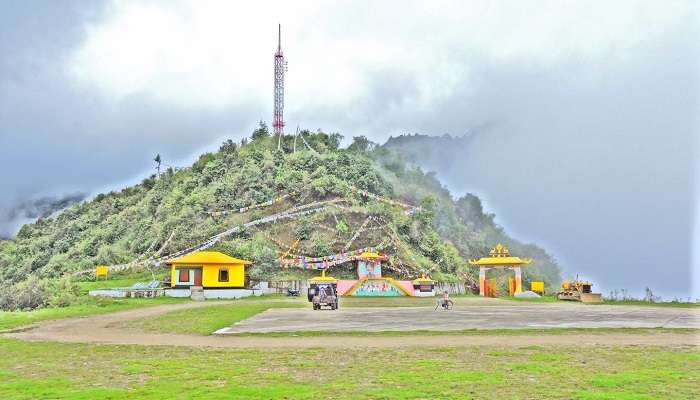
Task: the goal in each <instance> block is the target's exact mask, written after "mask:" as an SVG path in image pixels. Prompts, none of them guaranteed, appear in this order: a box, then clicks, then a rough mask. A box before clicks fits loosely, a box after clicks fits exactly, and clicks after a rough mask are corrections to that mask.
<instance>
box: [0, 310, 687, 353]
mask: <svg viewBox="0 0 700 400" xmlns="http://www.w3.org/2000/svg"><path fill="white" fill-rule="evenodd" d="M221 304H227V303H226V302H216V303H207V302H203V303H184V304H168V305H159V306H154V307H148V308H141V309H135V310H129V311H122V312H117V313H112V314H104V315H95V316H90V317H80V318H67V319H62V320H56V321H46V322H43V323H40V324H38V325H37V326H36V327H33V328H30V329H27V330H24V331H21V332H15V333H8V334H5V335H4V336H7V337H13V338H18V339H23V340H33V341H58V342H70V343H105V344H140V345H165V346H197V347H238V348H241V347H265V348H270V347H275V348H279V347H295V348H310V347H358V346H359V347H407V346H465V345H499V346H528V345H659V346H668V345H695V346H698V345H700V335H698V333H669V332H664V333H630V334H627V333H604V334H595V333H591V334H587V333H586V334H578V333H576V334H536V335H534V334H533V335H508V336H502V335H425V336H366V337H363V336H342V337H339V336H320V337H315V336H300V337H270V336H236V335H212V336H200V335H188V334H163V333H151V332H141V331H135V330H130V329H127V328H125V327H124V326H126V325H127V323H128V322H129V321H132V320H134V319H140V318H150V317H154V316H156V315H161V314H163V313H166V312H170V311H176V310H182V309H188V308H196V307H207V306H211V305H221ZM552 306H553V305H547V304H527V305H523V304H522V303H513V304H511V305H510V306H508V305H504V306H501V305H498V306H489V307H487V308H488V312H489V314H484V313H485V311H483V310H482V311H478V310H480V309H481V308H482V307H479V306H473V307H470V308H469V310H470V311H471V313H467V312H466V311H460V310H453V311H445V312H439V311H433V309H432V308H425V307H422V308H417V307H416V308H414V307H404V308H394V309H387V308H372V309H367V308H359V309H354V310H353V309H347V310H342V311H341V312H337V313H334V312H330V311H329V312H313V311H311V310H294V309H289V310H281V309H273V310H268V311H266V312H264V313H262V314H259V315H258V316H255V317H253V318H250V319H248V320H245V321H241V322H240V323H239V324H236V325H234V328H236V329H240V327H249V328H250V327H254V326H258V327H260V326H263V325H264V324H263V325H260V324H261V321H268V322H265V324H267V323H269V321H270V320H271V319H272V320H274V319H275V318H279V317H283V320H285V321H287V322H288V323H290V324H292V325H294V324H298V323H299V322H298V321H296V320H294V318H297V317H301V318H307V319H308V318H314V319H316V318H320V319H323V320H329V319H333V320H335V321H337V323H339V324H343V321H348V318H349V317H357V316H363V317H362V318H365V319H370V320H372V321H374V322H373V323H374V325H371V326H363V327H362V328H373V330H377V329H378V328H379V325H377V323H380V322H377V321H382V320H384V321H385V324H387V329H388V328H391V327H393V325H391V324H396V323H398V322H397V319H396V315H401V313H406V315H405V316H404V317H402V318H403V319H404V320H407V321H409V322H411V324H413V323H417V324H419V326H420V327H422V328H424V327H425V326H423V323H422V322H420V321H421V320H422V319H421V318H418V319H416V320H414V318H415V317H422V318H424V319H425V320H426V321H430V320H433V321H435V319H436V318H438V319H441V320H442V321H443V322H444V324H442V325H437V326H432V327H431V328H432V329H449V327H450V326H455V325H450V321H458V320H464V319H469V320H471V319H474V320H475V321H479V320H482V319H481V318H487V317H488V316H489V315H490V316H491V317H493V316H494V315H498V314H500V313H504V312H505V313H506V314H504V315H505V316H509V317H511V319H512V318H513V317H514V316H517V315H518V314H521V316H520V319H527V317H525V316H524V315H527V314H528V311H527V310H529V309H530V308H531V307H532V308H533V310H538V313H540V314H546V315H549V317H547V318H548V319H550V318H553V317H551V315H554V314H552V313H553V312H561V311H562V310H558V308H557V307H552ZM494 307H495V308H494ZM501 307H504V308H503V309H501ZM509 307H510V309H509ZM574 307H576V306H574ZM610 307H612V308H615V310H609V308H610ZM640 308H643V309H642V310H640ZM279 311H282V313H280V312H279ZM286 311H301V314H295V313H291V314H286V313H285V312H286ZM306 311H308V312H306ZM577 311H578V314H579V315H580V316H581V317H583V318H588V319H595V318H599V319H600V320H605V319H606V318H608V317H609V316H610V315H611V314H610V313H613V315H615V316H616V318H627V320H632V321H634V320H636V319H638V318H639V316H642V320H646V321H660V322H662V324H661V325H655V326H666V327H681V326H682V327H698V310H694V309H672V308H652V307H633V306H629V307H628V306H593V307H591V308H590V310H589V309H588V307H585V308H583V309H580V310H577ZM479 312H481V314H480V316H479V317H478V318H477V317H475V314H477V313H479ZM387 313H388V314H389V315H394V317H392V318H390V319H389V320H387V319H386V318H384V317H385V316H386V315H387ZM596 316H597V317H596ZM635 316H636V317H635ZM664 318H665V319H664ZM400 319H401V318H400ZM400 319H399V320H400ZM482 321H483V320H482ZM399 322H400V321H399ZM351 323H353V322H352V321H351ZM568 323H569V322H564V323H563V326H564V327H566V326H567V324H568ZM654 323H657V322H654ZM345 324H347V322H345ZM445 324H446V325H445ZM445 326H447V327H448V328H445ZM460 326H461V325H460ZM560 326H561V324H560ZM306 327H307V328H308V327H309V326H308V325H307V326H306ZM411 327H413V329H420V328H416V327H415V326H414V325H411V326H408V327H407V326H403V329H410V328H411ZM531 327H532V326H531ZM287 328H288V327H287V326H286V325H285V326H281V329H287ZM278 330H279V329H278ZM297 330H298V329H297ZM314 330H318V329H314ZM362 330H368V329H362Z"/></svg>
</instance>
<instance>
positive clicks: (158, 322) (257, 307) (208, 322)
mask: <svg viewBox="0 0 700 400" xmlns="http://www.w3.org/2000/svg"><path fill="white" fill-rule="evenodd" d="M302 306H303V303H301V302H300V301H237V302H235V303H234V304H226V305H215V306H210V307H202V308H196V309H189V310H179V311H172V312H169V313H166V314H163V315H160V316H158V317H155V318H149V319H140V320H136V321H132V322H131V323H130V324H129V327H131V328H136V329H143V330H147V331H153V332H171V333H172V332H174V333H196V334H200V335H211V334H212V333H214V331H216V330H218V329H221V328H225V327H227V326H231V324H233V323H234V322H238V321H241V320H244V319H246V318H250V317H252V316H253V315H255V314H259V313H261V312H263V311H265V310H267V309H269V308H290V307H302Z"/></svg>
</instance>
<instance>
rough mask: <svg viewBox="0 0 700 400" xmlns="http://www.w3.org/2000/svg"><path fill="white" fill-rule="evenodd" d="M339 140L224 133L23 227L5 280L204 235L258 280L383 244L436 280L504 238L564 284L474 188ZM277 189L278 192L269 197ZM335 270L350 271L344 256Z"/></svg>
mask: <svg viewBox="0 0 700 400" xmlns="http://www.w3.org/2000/svg"><path fill="white" fill-rule="evenodd" d="M341 139H342V137H341V136H340V135H338V134H326V133H323V132H320V131H319V132H317V133H310V132H303V133H302V135H301V136H300V137H299V138H298V139H296V140H295V138H294V136H287V137H284V138H283V142H282V143H281V149H279V150H278V142H277V139H276V138H273V137H270V135H269V133H268V132H267V129H266V127H264V125H262V124H261V127H260V128H258V129H257V130H256V131H255V132H254V133H253V137H252V139H250V140H247V139H244V140H243V141H241V142H240V143H234V142H232V141H230V140H228V141H226V142H224V143H223V144H222V145H221V147H220V149H219V151H217V152H215V153H207V154H204V155H202V156H201V157H200V158H199V160H198V161H197V162H195V163H194V164H193V165H192V166H191V167H188V168H182V169H172V168H170V169H167V170H165V171H164V172H163V173H162V174H161V175H160V176H151V177H149V178H147V179H144V180H143V181H142V182H141V183H140V184H138V185H135V186H132V187H127V188H125V189H123V190H121V191H119V192H110V193H106V194H100V195H98V196H96V197H95V198H94V199H92V200H90V201H85V202H81V203H78V204H75V205H73V206H71V207H69V208H68V209H66V210H64V211H63V212H61V213H59V214H57V215H55V216H52V217H48V218H41V219H39V220H38V221H36V222H35V223H32V224H27V225H24V226H23V227H22V228H21V229H20V231H19V233H18V234H17V235H16V237H15V238H13V239H10V240H5V241H0V280H1V281H3V282H5V283H16V282H20V281H23V280H25V279H27V278H28V277H29V276H31V275H33V276H37V277H39V278H53V277H58V276H62V275H64V274H66V273H72V272H76V271H89V270H91V269H93V268H94V266H95V265H98V264H105V265H116V264H125V263H131V262H133V261H134V260H136V259H139V260H148V259H149V258H150V259H157V258H158V257H162V256H165V255H169V254H175V253H177V252H180V251H183V250H184V249H195V248H199V247H201V246H202V244H206V245H207V246H210V247H211V248H213V249H215V250H220V251H223V252H226V253H228V254H230V255H233V256H236V257H242V258H248V259H252V260H254V261H255V264H254V266H253V267H252V268H251V269H250V274H251V277H252V278H254V279H275V278H292V277H303V276H309V275H310V274H312V273H313V272H311V271H307V270H304V269H302V268H297V267H296V266H292V267H290V268H281V267H280V263H279V262H278V258H279V257H280V256H281V255H282V254H284V253H286V252H289V255H290V256H292V255H306V256H311V257H319V256H327V255H330V254H336V253H341V252H343V251H351V250H355V249H361V248H365V247H377V246H379V247H380V248H381V249H382V251H383V252H385V253H386V254H389V255H390V266H389V270H390V273H392V274H394V275H395V276H396V277H399V278H414V277H416V276H418V275H420V274H421V273H423V272H427V273H429V274H430V275H431V276H432V277H433V278H436V279H440V280H452V281H457V280H462V281H464V280H466V281H472V280H473V279H474V277H475V276H476V275H475V271H473V270H472V269H471V268H469V267H468V265H467V264H466V262H465V259H468V258H474V257H479V256H482V255H484V254H485V253H486V252H488V250H489V249H490V248H491V247H493V245H494V244H496V243H497V242H499V241H500V242H503V243H504V244H507V245H508V247H510V248H511V251H512V252H513V253H514V254H518V255H520V256H526V257H532V258H534V259H535V261H534V263H533V264H532V265H531V267H528V268H526V269H525V271H524V278H525V280H526V281H528V280H531V279H533V280H534V279H537V280H539V279H544V280H545V281H546V282H547V283H548V284H555V285H556V284H558V282H559V273H560V270H559V267H558V266H557V264H556V261H555V260H553V259H552V257H551V256H549V255H548V254H547V253H546V252H545V251H544V250H543V249H541V248H539V247H537V246H535V245H533V244H523V243H520V242H518V241H517V240H515V239H513V238H510V237H508V236H507V234H506V233H505V232H504V231H503V229H502V228H501V227H499V226H497V225H496V224H495V223H494V222H493V218H494V216H493V214H488V213H485V212H484V210H483V209H482V206H481V202H480V200H479V199H478V198H477V197H476V196H473V195H466V196H464V197H462V198H459V199H456V200H455V199H453V198H452V196H451V195H450V193H449V192H448V191H447V190H446V189H445V188H444V187H443V186H442V185H441V184H440V182H438V181H437V180H436V179H435V177H434V176H433V175H429V174H425V173H423V172H422V171H421V170H420V169H419V168H417V167H415V166H412V165H410V164H408V163H406V162H404V160H403V159H402V156H401V154H399V153H396V152H394V151H391V150H389V149H386V148H383V147H379V146H376V145H374V144H373V143H370V142H369V141H367V140H366V139H365V138H363V137H358V138H355V140H354V141H353V143H352V144H351V145H350V146H349V147H348V148H344V149H343V148H340V147H339V144H340V141H341ZM295 150H296V151H295ZM363 192H364V193H363ZM270 199H277V201H274V202H272V204H265V203H266V202H267V203H270V201H269V200H270ZM392 202H393V203H392ZM399 203H400V204H399ZM252 205H254V206H255V207H252V208H251V209H243V210H241V208H243V207H248V206H252ZM412 206H415V207H412ZM293 211H297V212H296V213H292V212H293ZM270 216H274V218H273V219H276V220H275V221H269V219H270V218H267V217H270ZM266 218H267V219H266ZM251 221H253V223H252V224H249V225H248V226H245V225H243V224H245V223H250V222H251ZM297 240H298V244H297V246H296V247H294V248H293V249H292V250H291V251H289V249H290V247H293V246H292V245H293V244H294V243H295V242H296V241H297ZM142 264H143V263H142ZM151 264H153V263H152V262H151ZM332 273H333V274H334V275H338V276H351V275H352V271H351V268H350V266H348V265H339V266H335V267H333V268H332Z"/></svg>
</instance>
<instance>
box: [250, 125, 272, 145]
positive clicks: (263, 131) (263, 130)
mask: <svg viewBox="0 0 700 400" xmlns="http://www.w3.org/2000/svg"><path fill="white" fill-rule="evenodd" d="M266 137H270V131H269V130H268V129H267V124H266V123H265V121H263V120H260V122H258V127H257V128H256V129H255V130H254V131H253V135H252V136H251V139H253V140H258V139H261V138H266Z"/></svg>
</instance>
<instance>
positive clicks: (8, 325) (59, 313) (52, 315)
mask: <svg viewBox="0 0 700 400" xmlns="http://www.w3.org/2000/svg"><path fill="white" fill-rule="evenodd" d="M183 301H189V299H176V298H172V297H156V298H148V299H147V298H139V299H109V298H107V299H103V298H92V297H84V298H81V299H80V301H79V303H77V304H73V305H71V306H68V307H60V308H58V307H56V308H54V307H49V308H41V309H37V310H32V311H0V332H2V331H7V330H12V329H15V328H18V327H22V326H25V325H31V324H34V323H36V322H40V321H45V320H51V319H60V318H68V317H80V316H85V315H94V314H104V313H109V312H115V311H123V310H129V309H132V308H136V307H145V306H150V305H157V304H169V303H181V302H183Z"/></svg>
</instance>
